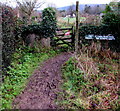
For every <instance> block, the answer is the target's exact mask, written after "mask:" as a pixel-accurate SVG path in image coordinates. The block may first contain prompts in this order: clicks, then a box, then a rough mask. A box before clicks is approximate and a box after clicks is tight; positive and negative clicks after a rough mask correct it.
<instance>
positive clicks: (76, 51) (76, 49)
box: [75, 1, 79, 55]
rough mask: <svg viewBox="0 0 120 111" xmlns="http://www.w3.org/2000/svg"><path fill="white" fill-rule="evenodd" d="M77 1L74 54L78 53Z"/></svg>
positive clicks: (77, 5)
mask: <svg viewBox="0 0 120 111" xmlns="http://www.w3.org/2000/svg"><path fill="white" fill-rule="evenodd" d="M78 20H79V1H76V32H75V55H76V54H77V53H78V37H79V24H78V23H79V21H78Z"/></svg>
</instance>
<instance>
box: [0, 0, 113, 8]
mask: <svg viewBox="0 0 120 111" xmlns="http://www.w3.org/2000/svg"><path fill="white" fill-rule="evenodd" d="M6 1H7V2H8V3H9V4H10V5H11V6H13V7H15V6H16V4H15V0H0V2H4V3H5V2H6ZM20 1H22V0H20ZM38 1H39V2H41V1H44V2H45V4H44V5H43V6H42V7H41V9H43V8H46V7H48V6H51V5H52V6H55V7H57V8H58V7H64V6H69V5H72V4H76V1H79V4H109V3H110V1H112V0H38Z"/></svg>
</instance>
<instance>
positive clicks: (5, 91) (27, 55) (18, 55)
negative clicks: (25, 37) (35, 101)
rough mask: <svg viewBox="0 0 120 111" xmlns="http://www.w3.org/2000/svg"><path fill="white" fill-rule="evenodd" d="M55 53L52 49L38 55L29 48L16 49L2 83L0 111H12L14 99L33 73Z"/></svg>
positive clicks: (44, 50)
mask: <svg viewBox="0 0 120 111" xmlns="http://www.w3.org/2000/svg"><path fill="white" fill-rule="evenodd" d="M57 53H58V52H55V51H54V50H52V49H41V50H40V52H39V53H37V52H35V49H33V48H29V47H21V48H19V49H17V50H16V52H15V53H14V54H13V57H12V63H11V66H9V68H8V69H9V70H8V71H7V73H8V75H7V76H5V77H4V81H3V83H2V87H1V89H2V108H1V109H12V102H13V100H14V98H15V97H16V96H17V95H19V94H20V92H21V91H22V90H24V88H25V86H26V84H27V82H28V78H29V77H30V76H31V75H32V73H33V71H34V70H35V69H36V68H37V67H38V66H39V65H40V64H41V63H42V62H43V61H45V60H47V59H48V58H50V57H53V56H55V55H56V54H57Z"/></svg>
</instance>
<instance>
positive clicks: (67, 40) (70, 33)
mask: <svg viewBox="0 0 120 111" xmlns="http://www.w3.org/2000/svg"><path fill="white" fill-rule="evenodd" d="M74 40H75V34H74V27H71V28H60V29H57V31H56V35H55V37H53V38H52V46H55V47H56V46H60V45H63V46H64V45H65V44H66V45H68V46H70V47H73V46H74Z"/></svg>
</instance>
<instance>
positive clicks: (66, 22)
mask: <svg viewBox="0 0 120 111" xmlns="http://www.w3.org/2000/svg"><path fill="white" fill-rule="evenodd" d="M84 20H86V18H85V17H80V19H79V21H80V22H82V21H84ZM75 22H76V18H69V17H60V18H58V23H57V24H58V27H64V28H65V27H72V26H75Z"/></svg>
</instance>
